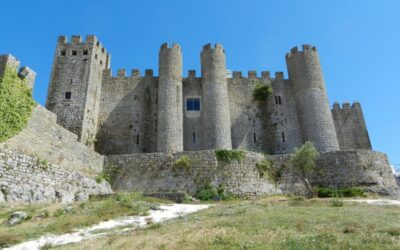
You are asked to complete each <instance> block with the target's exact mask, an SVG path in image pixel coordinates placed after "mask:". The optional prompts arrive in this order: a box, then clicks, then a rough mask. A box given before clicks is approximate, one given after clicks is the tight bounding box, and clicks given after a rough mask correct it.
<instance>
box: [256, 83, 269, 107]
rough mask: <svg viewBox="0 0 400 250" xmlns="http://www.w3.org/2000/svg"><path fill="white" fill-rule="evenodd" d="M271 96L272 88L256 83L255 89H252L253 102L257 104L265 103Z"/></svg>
mask: <svg viewBox="0 0 400 250" xmlns="http://www.w3.org/2000/svg"><path fill="white" fill-rule="evenodd" d="M271 94H272V87H271V86H268V85H265V84H262V83H257V84H256V87H255V88H254V92H253V98H254V100H256V101H258V102H261V103H263V102H266V101H267V99H268V97H269V96H270V95H271Z"/></svg>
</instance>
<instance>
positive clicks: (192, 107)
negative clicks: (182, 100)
mask: <svg viewBox="0 0 400 250" xmlns="http://www.w3.org/2000/svg"><path fill="white" fill-rule="evenodd" d="M186 110H187V111H200V98H188V99H186Z"/></svg>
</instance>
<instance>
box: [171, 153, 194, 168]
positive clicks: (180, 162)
mask: <svg viewBox="0 0 400 250" xmlns="http://www.w3.org/2000/svg"><path fill="white" fill-rule="evenodd" d="M172 166H173V169H174V170H182V171H186V172H187V171H189V170H190V159H189V157H187V156H186V155H184V156H181V157H180V158H179V159H177V160H176V161H175V162H174V163H173V164H172Z"/></svg>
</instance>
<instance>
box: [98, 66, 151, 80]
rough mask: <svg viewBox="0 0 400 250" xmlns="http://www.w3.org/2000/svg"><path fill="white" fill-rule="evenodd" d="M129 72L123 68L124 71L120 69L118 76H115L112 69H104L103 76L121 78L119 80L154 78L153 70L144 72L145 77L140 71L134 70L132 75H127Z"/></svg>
mask: <svg viewBox="0 0 400 250" xmlns="http://www.w3.org/2000/svg"><path fill="white" fill-rule="evenodd" d="M127 72H128V71H127V70H126V69H124V68H122V69H118V70H117V72H116V74H115V75H114V74H113V72H112V70H111V69H104V70H103V76H106V77H119V78H123V77H126V78H132V77H137V78H140V77H154V76H153V70H152V69H146V70H145V71H143V73H144V74H143V75H142V74H141V72H140V70H139V69H132V70H131V73H130V75H129V76H128V75H127Z"/></svg>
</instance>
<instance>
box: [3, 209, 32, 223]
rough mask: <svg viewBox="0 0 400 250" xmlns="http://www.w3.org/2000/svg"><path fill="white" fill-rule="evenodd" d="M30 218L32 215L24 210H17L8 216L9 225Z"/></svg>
mask: <svg viewBox="0 0 400 250" xmlns="http://www.w3.org/2000/svg"><path fill="white" fill-rule="evenodd" d="M29 218H30V216H29V215H28V214H27V213H25V212H23V211H16V212H14V213H13V214H11V215H10V217H8V220H7V223H8V225H9V226H14V225H16V224H19V223H21V222H23V221H25V220H27V219H29Z"/></svg>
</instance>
